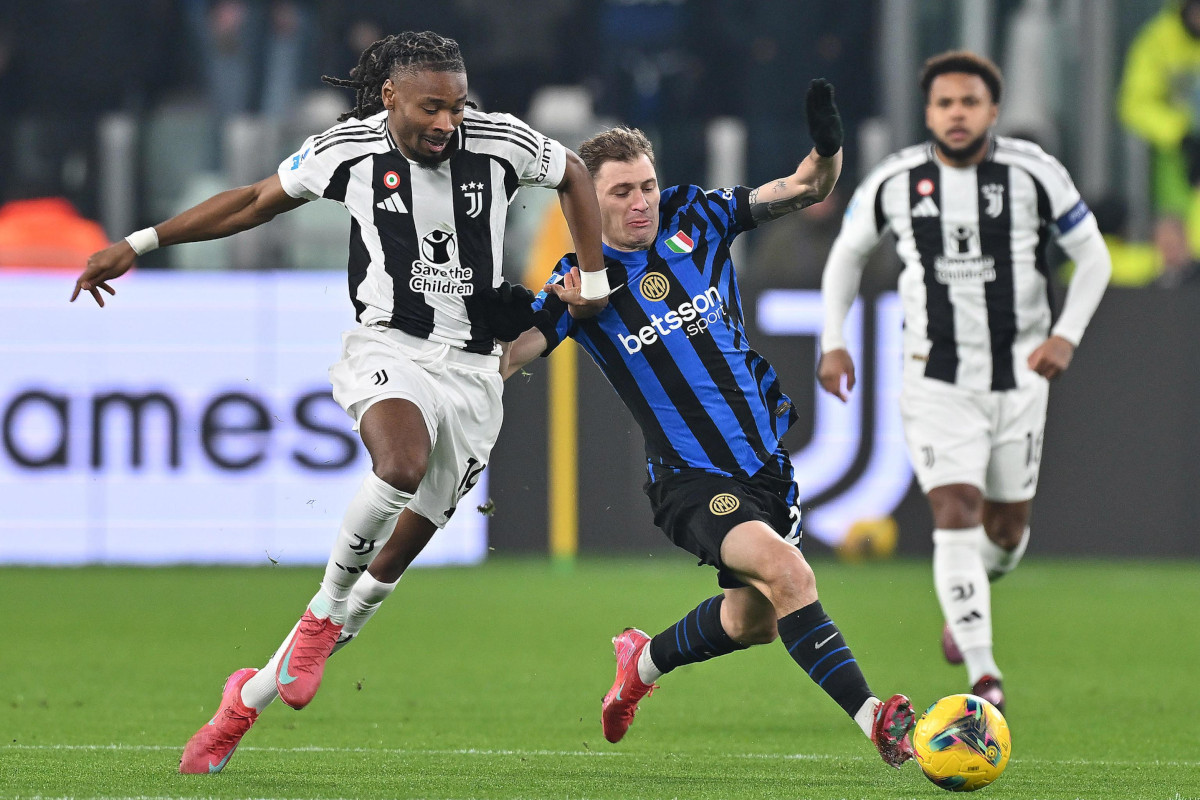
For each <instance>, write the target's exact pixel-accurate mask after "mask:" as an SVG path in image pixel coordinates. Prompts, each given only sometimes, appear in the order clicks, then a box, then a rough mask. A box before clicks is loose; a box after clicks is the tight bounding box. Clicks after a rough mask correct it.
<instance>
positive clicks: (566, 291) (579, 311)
mask: <svg viewBox="0 0 1200 800" xmlns="http://www.w3.org/2000/svg"><path fill="white" fill-rule="evenodd" d="M579 283H580V279H579V267H571V271H570V272H566V273H564V274H563V279H562V281H561V282H559V281H555V282H554V283H547V284H546V286H545V287H544V288H545V290H546V291H547V292H551V293H553V294H554V296H555V297H557V298H558V299H559V300H562V301H563V302H564V303H566V304H567V311H568V312H569V313H570V314H571V316H572V317H574V318H575V319H587V318H588V317H594V316H596V315H597V314H599V313H600V312H601V311H603V310H604V307H605V306H607V305H608V296H607V295H606V296H604V297H599V298H595V299H592V300H587V299H584V296H583V292H582V291H581V290H580V286H579ZM611 293H612V292H611V291H610V292H609V294H611Z"/></svg>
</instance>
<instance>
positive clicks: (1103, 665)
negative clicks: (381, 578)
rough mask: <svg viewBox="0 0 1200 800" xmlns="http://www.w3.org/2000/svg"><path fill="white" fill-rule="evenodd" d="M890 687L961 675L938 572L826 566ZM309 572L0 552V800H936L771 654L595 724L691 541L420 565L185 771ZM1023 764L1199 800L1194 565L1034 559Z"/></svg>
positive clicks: (823, 588) (885, 688)
mask: <svg viewBox="0 0 1200 800" xmlns="http://www.w3.org/2000/svg"><path fill="white" fill-rule="evenodd" d="M814 565H815V568H816V571H817V580H818V587H819V589H820V592H821V596H822V600H823V602H824V604H825V607H826V609H827V610H828V611H829V613H830V615H831V616H832V617H833V618H834V619H835V620H836V621H837V622H838V624H839V625H840V627H841V628H842V630H843V631H844V632H845V634H846V637H847V639H848V641H849V643H850V645H851V646H852V647H853V648H854V650H855V653H856V655H857V656H858V659H859V663H860V664H861V665H862V667H863V670H864V672H865V674H866V676H867V679H868V680H869V681H870V682H871V685H872V686H873V688H874V689H875V691H876V692H877V693H879V694H881V695H884V696H886V695H889V694H891V693H893V692H897V691H903V692H905V693H907V694H908V695H909V696H910V697H911V698H912V699H913V702H914V704H916V705H918V706H920V707H922V708H923V707H924V706H925V705H926V704H928V703H930V702H932V701H933V700H934V699H936V698H937V697H939V696H941V695H945V694H951V693H954V692H959V691H963V690H964V689H965V687H964V685H963V683H964V680H965V677H964V673H963V672H962V670H961V668H957V667H950V666H948V665H946V664H945V663H944V662H943V660H942V656H941V650H940V647H939V634H940V630H941V621H940V615H939V613H938V610H937V603H936V600H935V599H934V596H933V593H932V589H931V585H930V576H929V571H930V569H929V565H928V563H926V562H924V561H893V562H883V563H872V564H866V565H860V566H848V565H842V564H839V563H835V562H833V561H831V560H828V559H826V558H821V559H817V560H815V562H814ZM319 575H320V570H319V569H317V568H309V569H283V568H263V569H223V568H222V569H218V568H178V569H114V568H107V569H105V568H88V569H62V570H46V569H3V570H0V610H2V611H3V619H4V620H5V623H6V627H5V631H6V633H5V635H4V636H3V643H2V644H0V737H2V738H0V797H2V798H15V797H104V798H107V797H138V798H150V797H153V798H159V797H187V798H201V797H204V798H208V797H213V798H216V797H221V798H248V797H257V798H268V797H269V798H375V797H380V798H416V797H419V798H572V799H573V800H575V799H578V798H614V799H619V800H633V799H634V798H686V799H687V800H693V799H695V798H790V799H792V800H795V799H796V798H847V799H849V798H870V799H871V800H879V799H887V798H937V797H944V796H946V795H945V794H944V793H943V792H942V791H941V790H939V789H937V788H936V787H935V786H933V784H931V783H929V782H928V781H926V780H925V778H924V777H923V776H922V775H921V774H920V771H919V770H918V769H917V767H916V765H915V764H907V765H905V768H904V769H903V770H901V771H894V770H891V769H889V768H887V767H886V766H885V765H884V764H883V763H882V762H881V761H880V760H879V758H878V756H877V755H876V754H875V751H874V749H873V748H872V747H871V745H870V744H869V743H868V742H867V741H866V739H865V738H864V737H863V736H862V735H861V733H860V732H859V731H858V729H857V728H856V727H855V726H854V724H853V723H852V722H851V721H850V720H848V719H847V718H846V717H845V715H844V714H843V713H842V712H841V710H840V709H839V708H837V706H836V705H835V704H834V703H833V702H832V701H831V700H829V699H828V698H827V697H826V696H825V694H824V693H823V692H821V691H820V690H819V689H817V687H816V686H815V685H813V684H812V683H811V682H810V681H809V680H808V678H807V677H806V676H805V675H803V674H802V673H801V671H800V670H799V669H798V668H797V667H796V666H795V664H794V663H793V662H792V661H791V660H790V659H789V658H788V657H787V655H786V653H785V652H784V650H783V648H782V647H781V646H780V645H779V644H778V643H776V644H772V645H769V646H765V647H758V648H754V649H752V650H750V651H748V652H743V653H735V654H732V655H730V656H727V657H725V658H721V659H717V660H715V661H713V662H710V663H707V664H700V665H693V666H690V667H686V668H683V669H680V670H677V671H676V672H675V673H673V674H671V675H668V676H666V678H664V680H663V681H662V682H661V687H662V688H661V689H660V690H659V691H658V692H656V693H655V694H654V696H653V697H651V698H649V699H647V700H645V701H643V703H642V706H641V709H640V711H639V713H638V717H637V721H636V722H635V723H634V726H633V728H632V729H631V730H630V733H629V735H628V736H627V737H626V739H625V740H624V741H623V742H621V743H620V744H618V745H611V744H608V743H607V742H605V741H604V739H603V738H602V736H601V735H600V723H599V710H600V698H601V696H602V695H603V694H604V692H605V691H606V690H607V689H608V686H609V684H610V683H611V681H612V650H611V646H610V644H609V639H610V637H611V636H612V635H613V634H615V633H616V632H617V631H619V630H620V629H621V628H622V627H624V626H628V625H635V626H637V627H641V628H644V629H645V630H647V631H649V632H651V633H654V632H657V631H658V630H661V629H662V628H663V627H665V626H666V625H669V624H671V623H673V622H674V621H675V620H677V619H678V618H679V617H680V616H681V615H682V614H684V613H685V612H687V611H688V610H689V609H691V608H693V607H694V606H695V604H696V603H697V602H699V601H700V600H702V599H703V598H705V597H707V596H709V595H711V594H713V593H714V591H715V580H714V574H713V573H712V571H711V570H708V569H702V568H696V567H694V566H692V565H691V564H690V562H688V561H687V560H686V559H685V558H683V557H668V558H662V557H654V558H641V559H636V560H634V559H626V560H617V559H611V560H600V559H597V560H583V561H581V562H580V563H579V564H578V565H576V567H575V569H574V570H573V571H570V572H563V571H561V570H555V569H553V568H552V567H551V566H550V564H549V563H548V562H547V561H545V560H541V559H529V560H516V559H496V560H494V561H492V562H491V563H488V564H487V565H486V566H483V567H480V568H474V569H439V570H415V571H413V572H411V573H410V574H409V575H408V576H406V577H405V579H404V581H403V582H402V583H401V584H400V587H399V589H398V590H397V592H396V593H395V594H394V595H393V596H392V598H391V599H390V600H389V601H388V602H387V603H386V604H385V606H384V608H383V609H382V610H381V611H380V613H379V614H378V615H377V616H376V618H375V619H374V620H373V621H372V623H371V624H370V625H369V626H368V627H367V628H366V630H365V632H364V634H363V635H362V636H361V637H360V639H359V640H358V641H356V642H355V643H354V644H353V645H351V646H350V647H349V648H347V649H346V650H344V651H343V652H341V653H339V654H338V655H337V656H335V657H334V659H333V660H332V661H331V662H330V665H329V668H328V670H327V671H326V677H325V684H324V686H323V687H322V689H321V692H320V694H319V695H318V696H317V698H316V700H315V701H314V702H313V703H312V704H311V705H310V706H309V707H308V708H307V709H305V710H304V711H302V712H296V711H292V710H291V709H288V708H286V707H284V706H282V705H281V704H279V703H276V704H275V705H273V706H272V707H271V708H269V709H267V710H266V711H265V712H264V713H263V715H262V717H260V719H259V721H258V724H257V725H255V727H254V729H253V730H252V731H251V732H250V733H249V734H248V735H247V737H246V738H245V739H244V740H243V743H242V746H241V748H240V749H239V750H238V752H237V754H236V755H235V756H234V757H233V759H232V760H231V761H230V763H229V766H228V767H226V769H225V771H224V772H223V773H221V774H219V775H213V776H208V775H199V776H193V775H179V774H177V772H176V770H177V767H178V761H179V753H180V751H181V749H182V747H183V744H184V742H185V741H186V740H187V738H188V737H189V736H190V735H191V734H192V733H193V732H194V731H195V730H196V729H197V728H198V727H199V726H200V725H201V724H202V723H204V722H206V721H207V720H208V718H209V716H210V715H211V714H212V712H213V711H214V709H215V708H216V705H217V702H218V700H219V695H220V689H221V685H222V684H223V682H224V679H225V677H226V676H227V675H228V674H229V673H230V672H231V671H233V670H234V669H236V668H238V667H242V666H261V664H262V663H263V662H264V661H265V659H266V657H267V656H268V655H269V652H270V650H272V649H273V647H274V646H275V644H277V643H278V641H279V640H280V639H281V638H282V637H283V636H284V634H286V633H287V631H288V630H289V628H290V627H291V625H292V624H293V623H294V621H295V620H296V619H297V618H298V616H299V614H300V612H301V611H303V608H304V604H305V602H306V601H307V599H308V598H309V597H310V596H311V594H312V592H313V591H314V590H315V588H316V584H317V581H318V579H319ZM993 602H994V609H995V616H996V625H995V627H996V639H997V641H998V642H999V648H998V656H999V658H1000V662H1001V665H1002V666H1003V667H1004V669H1005V683H1006V688H1007V690H1008V700H1009V714H1008V719H1009V723H1010V725H1011V727H1012V731H1013V757H1012V761H1011V762H1010V764H1009V766H1008V770H1007V772H1006V773H1005V774H1004V776H1003V777H1002V778H1001V779H1000V780H999V782H997V783H996V784H994V785H993V786H991V787H988V788H987V789H985V790H984V794H983V796H985V797H989V798H996V799H997V800H999V799H1000V798H1009V799H1010V800H1012V799H1020V800H1034V799H1035V798H1036V800H1058V799H1059V798H1067V799H1068V800H1069V799H1073V798H1086V800H1124V799H1125V798H1155V799H1156V800H1183V798H1190V799H1191V800H1197V799H1198V798H1200V690H1198V686H1200V566H1198V565H1197V564H1195V563H1191V562H1179V563H1150V562H1088V561H1083V562H1080V561H1073V562H1069V561H1055V560H1045V559H1038V558H1036V557H1031V558H1029V559H1027V561H1026V562H1025V563H1024V564H1023V565H1022V566H1021V568H1020V569H1019V570H1018V571H1017V572H1015V573H1014V574H1013V575H1011V576H1009V577H1007V578H1005V579H1004V580H1003V581H1001V582H1000V583H998V584H996V585H995V587H994V592H993Z"/></svg>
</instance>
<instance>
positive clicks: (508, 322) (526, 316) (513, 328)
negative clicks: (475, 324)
mask: <svg viewBox="0 0 1200 800" xmlns="http://www.w3.org/2000/svg"><path fill="white" fill-rule="evenodd" d="M475 301H476V304H477V307H478V308H479V309H480V311H481V312H482V313H483V319H484V321H485V322H487V326H488V328H490V329H491V331H492V336H494V337H496V338H497V339H499V340H500V341H502V342H511V341H513V340H514V339H516V338H517V337H518V336H520V335H521V334H522V333H524V332H525V331H527V330H529V329H530V328H532V327H533V325H534V322H535V321H536V320H537V315H536V314H535V313H534V312H533V306H532V303H533V292H531V291H529V290H528V289H526V288H525V287H524V286H522V285H521V284H519V283H517V284H510V283H509V282H508V281H504V282H503V283H501V284H500V285H499V286H497V287H495V288H493V287H490V286H489V287H488V288H486V289H484V290H483V291H482V292H480V293H479V294H478V295H476V298H475Z"/></svg>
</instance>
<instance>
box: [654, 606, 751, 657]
mask: <svg viewBox="0 0 1200 800" xmlns="http://www.w3.org/2000/svg"><path fill="white" fill-rule="evenodd" d="M723 602H725V595H723V594H719V595H717V596H716V597H710V598H708V599H707V600H705V601H704V602H703V603H701V604H700V605H698V606H696V607H695V608H694V609H692V610H691V611H690V612H688V615H687V616H686V617H684V618H683V619H681V620H679V622H676V623H675V624H674V625H672V626H671V627H670V628H667V629H666V630H665V631H663V632H662V633H660V634H658V635H657V636H655V637H654V638H653V639H651V640H650V658H651V659H652V660H653V661H654V666H656V667H658V669H659V670H660V671H661V672H663V673H667V672H670V671H671V670H673V669H675V668H676V667H682V666H683V665H684V664H695V663H696V662H698V661H707V660H708V659H710V658H716V657H717V656H723V655H725V654H726V653H732V652H734V651H735V650H745V649H746V647H747V645H744V644H740V643H739V642H737V641H735V640H734V639H733V637H731V636H730V635H729V634H728V633H726V632H725V628H723V627H722V626H721V604H722V603H723Z"/></svg>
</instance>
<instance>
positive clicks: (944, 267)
mask: <svg viewBox="0 0 1200 800" xmlns="http://www.w3.org/2000/svg"><path fill="white" fill-rule="evenodd" d="M886 230H891V231H892V232H893V233H894V234H895V235H896V239H897V242H896V250H897V252H898V254H899V255H900V258H901V260H902V261H903V262H904V269H903V271H902V273H901V275H900V281H899V291H900V295H901V298H902V301H903V305H904V357H905V359H906V360H909V359H916V360H917V361H924V362H925V375H926V376H927V377H930V378H936V379H938V380H942V381H946V382H948V383H955V384H958V385H960V386H963V387H964V388H970V389H976V390H1004V389H1011V388H1014V387H1016V386H1018V385H1023V384H1024V382H1025V381H1027V380H1029V379H1030V377H1031V376H1033V375H1034V373H1033V372H1032V371H1031V370H1029V368H1028V366H1027V364H1026V359H1027V358H1028V356H1029V354H1030V353H1031V352H1032V351H1033V350H1034V349H1035V348H1036V347H1037V346H1038V345H1039V344H1041V343H1042V342H1043V341H1045V339H1046V337H1047V336H1049V335H1050V332H1051V331H1050V327H1051V314H1052V311H1051V303H1050V296H1049V280H1048V274H1047V270H1048V265H1047V262H1046V258H1045V250H1046V245H1047V243H1048V241H1049V239H1050V237H1052V236H1053V237H1055V238H1056V239H1057V241H1058V242H1059V243H1060V244H1061V245H1062V246H1063V248H1064V249H1065V250H1068V251H1069V250H1070V249H1072V245H1077V244H1078V243H1079V242H1083V241H1085V240H1087V239H1089V237H1093V236H1094V237H1096V238H1099V237H1100V233H1099V230H1098V229H1097V227H1096V222H1095V218H1094V217H1093V216H1092V214H1091V212H1090V211H1089V209H1088V207H1087V205H1086V204H1085V203H1084V202H1083V201H1082V200H1081V199H1080V197H1079V192H1078V190H1077V189H1076V188H1075V185H1074V183H1073V182H1072V181H1071V176H1070V175H1068V174H1067V171H1066V170H1065V169H1064V168H1063V166H1062V165H1061V164H1060V163H1059V162H1058V161H1057V160H1056V159H1054V158H1053V157H1052V156H1050V155H1047V154H1046V153H1045V152H1044V151H1043V150H1042V149H1041V148H1040V147H1038V146H1037V145H1035V144H1033V143H1031V142H1026V141H1022V140H1020V139H1011V138H1006V137H1001V136H994V137H992V141H991V143H990V144H989V146H988V152H987V154H986V158H985V159H984V160H983V161H982V162H981V163H980V164H978V165H975V166H971V167H965V168H956V167H950V166H947V165H945V164H943V163H942V162H941V161H940V160H939V159H938V158H937V156H936V154H935V153H934V147H933V144H932V143H926V144H922V145H917V146H914V147H909V148H907V149H905V150H902V151H900V152H898V153H896V154H894V155H892V156H890V157H888V158H887V159H886V160H884V161H883V162H882V163H881V164H880V165H879V166H878V167H876V168H875V169H874V170H873V171H872V173H871V174H870V175H869V176H868V177H867V179H866V180H865V181H863V183H862V184H861V185H860V186H859V187H858V190H857V191H856V192H855V194H854V198H853V199H852V200H851V202H850V205H849V207H848V208H847V210H846V215H845V219H844V221H843V223H842V229H841V232H840V234H839V235H838V238H837V240H836V242H835V243H834V246H833V248H832V249H831V250H830V254H829V260H828V262H827V264H826V267H825V278H824V281H823V287H822V288H823V292H824V294H825V307H826V325H825V332H824V333H823V335H822V349H823V350H824V351H829V350H832V349H834V348H835V347H839V346H844V345H843V344H841V342H842V333H841V329H842V324H843V322H844V320H845V316H846V311H847V310H848V309H849V307H850V304H851V303H852V302H853V300H854V294H855V293H856V292H857V287H858V278H859V276H861V271H862V265H863V263H864V262H865V260H866V257H867V255H868V254H869V253H870V251H871V250H872V248H874V247H875V245H876V244H877V243H878V241H879V239H880V237H881V236H882V235H883V233H884V231H886ZM847 276H851V277H850V278H848V277H847ZM851 278H852V279H851ZM1104 280H1105V281H1106V280H1107V276H1106V275H1105V276H1104ZM1100 291H1101V292H1102V291H1103V288H1101V289H1100ZM1082 294H1083V293H1081V295H1082ZM847 295H848V296H847ZM1067 302H1068V305H1069V304H1070V302H1071V297H1070V296H1068V301H1067ZM1096 302H1099V297H1098V296H1097V297H1096ZM1076 305H1077V306H1081V308H1077V309H1075V312H1074V313H1073V314H1072V316H1071V318H1070V320H1069V321H1066V310H1065V309H1064V322H1062V323H1060V325H1061V326H1062V327H1063V331H1061V332H1060V331H1059V327H1060V325H1056V326H1055V333H1061V335H1064V336H1065V337H1066V338H1068V339H1069V340H1070V341H1072V342H1076V343H1077V342H1078V341H1079V337H1080V336H1082V334H1083V328H1084V327H1085V326H1086V325H1087V321H1088V320H1089V319H1090V317H1091V312H1092V311H1093V310H1094V308H1095V306H1094V304H1093V305H1091V307H1090V308H1082V306H1085V305H1087V304H1086V303H1083V302H1080V303H1077V304H1076Z"/></svg>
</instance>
